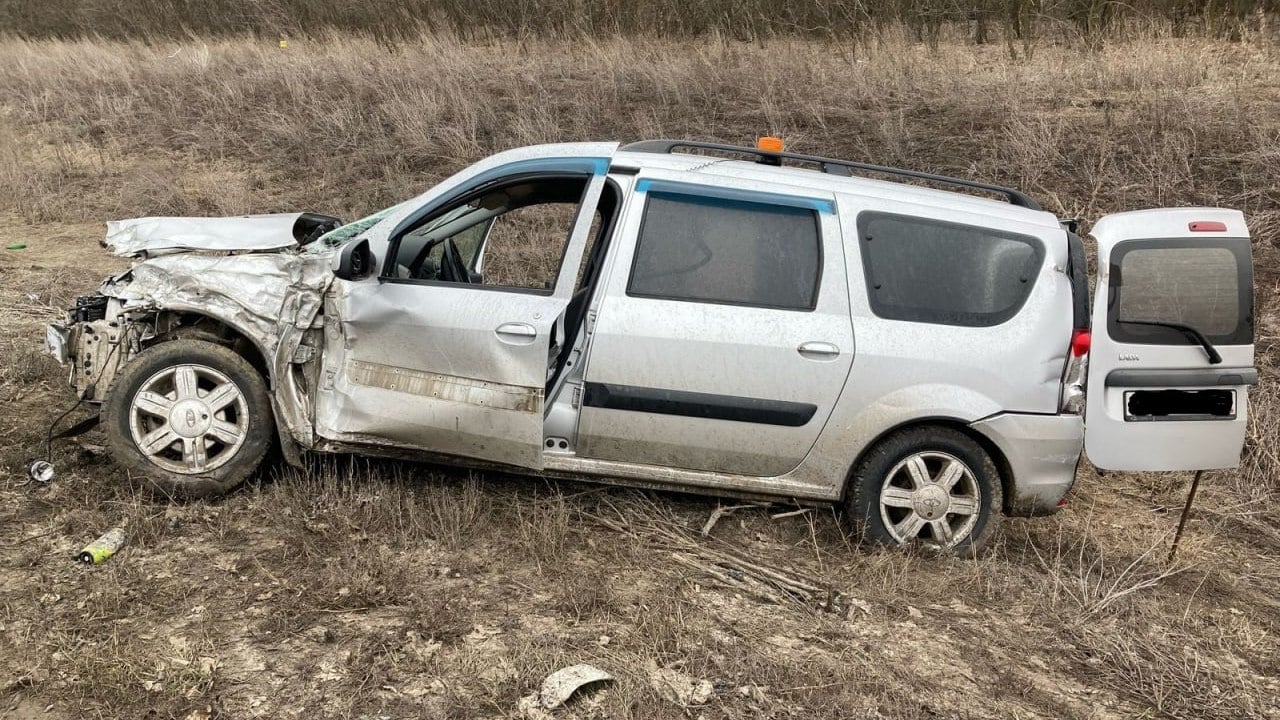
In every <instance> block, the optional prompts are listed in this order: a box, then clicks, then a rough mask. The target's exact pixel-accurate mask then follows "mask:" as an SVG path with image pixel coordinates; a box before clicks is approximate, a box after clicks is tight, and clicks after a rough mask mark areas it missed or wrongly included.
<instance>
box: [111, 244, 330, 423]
mask: <svg viewBox="0 0 1280 720" xmlns="http://www.w3.org/2000/svg"><path fill="white" fill-rule="evenodd" d="M332 281H333V274H332V272H331V270H330V258H329V257H328V255H324V254H297V253H254V254H245V255H212V254H196V253H181V254H173V255H162V256H160V257H154V258H151V259H149V260H146V261H143V262H140V263H138V264H137V265H135V266H134V267H133V269H132V270H130V271H128V272H126V273H124V274H122V275H119V276H116V277H114V278H111V279H109V280H107V281H106V282H105V283H104V284H103V285H102V287H101V288H100V290H99V292H100V293H101V294H103V295H105V296H107V297H109V298H114V299H116V300H118V301H119V303H120V312H121V313H122V314H124V315H126V316H130V315H132V316H137V315H139V314H146V313H151V312H177V313H192V314H197V315H202V316H206V317H209V318H212V319H214V320H217V321H219V322H221V323H224V324H225V325H227V326H228V327H231V328H233V329H234V330H236V331H237V332H239V333H241V334H242V335H244V336H245V337H247V338H248V339H249V340H250V341H252V342H253V343H254V345H256V346H257V348H258V350H259V352H261V353H262V356H263V358H264V359H265V360H266V362H267V365H268V371H269V378H268V380H269V382H270V385H271V390H272V404H273V406H274V408H275V412H276V416H277V421H278V422H279V423H280V424H281V425H282V426H283V427H284V428H285V429H287V431H288V434H289V435H290V436H291V437H292V438H293V439H294V440H296V441H297V442H299V443H300V444H302V445H303V446H304V447H311V446H312V445H313V444H314V433H313V430H312V415H313V408H312V400H311V397H312V392H309V391H308V388H306V387H302V385H303V384H304V382H305V381H304V376H303V374H302V373H298V372H295V370H294V367H293V366H294V365H295V362H297V363H304V362H309V361H311V360H312V359H313V358H314V357H315V356H316V355H317V354H318V351H319V350H320V348H319V347H316V346H312V345H308V346H307V347H309V348H310V349H306V350H303V349H302V347H303V341H304V339H305V337H306V334H307V331H308V330H310V329H311V328H312V327H313V325H314V326H316V327H319V326H318V324H317V318H318V316H319V314H320V310H321V308H322V306H323V298H324V293H325V291H326V290H327V289H328V287H329V284H330V283H331V282H332Z"/></svg>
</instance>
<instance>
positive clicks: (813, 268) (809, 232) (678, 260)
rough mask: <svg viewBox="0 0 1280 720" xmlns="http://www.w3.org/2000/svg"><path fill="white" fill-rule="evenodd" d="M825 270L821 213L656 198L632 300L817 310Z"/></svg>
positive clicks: (648, 212) (635, 267)
mask: <svg viewBox="0 0 1280 720" xmlns="http://www.w3.org/2000/svg"><path fill="white" fill-rule="evenodd" d="M821 268H822V249H821V244H820V237H819V232H818V216H817V213H816V212H815V211H814V210H809V209H805V208H794V207H786V206H782V205H772V204H766V203H754V202H742V201H737V200H723V199H717V198H703V197H697V196H693V195H684V194H675V193H662V192H651V193H649V199H648V204H647V205H646V206H645V213H644V222H643V224H642V226H641V228H640V237H639V239H638V240H637V244H636V254H635V261H634V263H633V264H632V267H631V281H630V283H629V284H628V285H627V294H628V295H633V296H638V297H652V298H664V299H671V300H691V301H695V302H711V303H723V304H729V305H753V306H758V307H768V308H781V309H786V310H811V309H813V307H814V303H815V301H816V299H817V295H818V280H819V276H820V274H821Z"/></svg>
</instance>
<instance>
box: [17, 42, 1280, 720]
mask: <svg viewBox="0 0 1280 720" xmlns="http://www.w3.org/2000/svg"><path fill="white" fill-rule="evenodd" d="M1278 72H1280V54H1277V51H1276V50H1275V48H1274V45H1273V44H1271V43H1270V41H1259V42H1247V43H1234V44H1223V43H1217V42H1209V41H1205V40H1179V41H1175V40H1170V39H1162V38H1146V39H1136V40H1133V41H1130V42H1116V43H1113V44H1110V45H1109V46H1108V47H1106V48H1105V49H1103V50H1101V51H1099V52H1097V53H1093V54H1081V53H1080V52H1079V51H1077V50H1076V49H1073V48H1070V47H1057V46H1045V47H1041V48H1039V49H1038V50H1037V51H1036V52H1035V53H1034V54H1033V55H1032V56H1031V57H1030V58H1029V59H1028V58H1025V57H1020V58H1019V59H1018V60H1016V61H1015V60H1011V59H1010V58H1009V56H1008V54H1007V53H1006V52H1005V51H1004V50H1003V49H1002V48H999V47H982V46H980V47H975V46H972V45H967V44H958V43H952V42H949V41H944V42H941V43H940V44H938V46H937V47H936V48H932V49H931V48H930V47H928V46H927V45H920V44H916V43H914V42H912V41H911V39H910V37H909V35H908V34H906V33H900V32H898V31H895V30H886V31H885V32H883V33H881V34H880V35H878V36H877V37H876V38H875V39H874V41H873V42H870V43H863V44H860V45H857V46H856V47H854V46H845V45H842V44H841V43H832V42H811V41H799V40H779V41H774V42H769V43H763V44H754V45H744V44H739V43H736V42H731V41H727V40H717V39H704V40H693V41H687V42H679V43H677V42H674V41H661V40H649V39H632V40H622V39H602V40H593V41H589V42H575V43H571V44H566V43H562V42H559V41H554V40H525V41H521V42H516V41H495V42H483V43H465V42H461V41H458V40H455V39H451V38H449V37H445V36H425V37H417V38H415V39H413V40H412V41H409V42H404V43H401V44H398V45H395V46H391V47H389V46H387V45H385V44H380V43H379V42H376V41H374V40H368V39H361V38H357V37H351V38H330V39H328V40H325V41H323V42H320V41H315V42H307V41H295V42H292V43H290V45H289V47H288V49H283V50H282V49H281V48H279V47H278V46H277V45H276V43H275V41H274V39H273V40H271V41H258V40H252V39H243V38H242V39H231V40H210V41H203V40H188V39H184V40H181V41H171V40H164V41H155V42H153V43H142V42H123V43H108V42H101V41H97V42H89V41H60V42H55V41H27V40H6V41H0V203H3V204H2V205H0V213H3V214H4V217H5V219H6V220H5V223H4V224H3V226H0V240H3V243H0V244H8V243H11V242H17V241H21V242H24V243H26V244H27V249H25V250H20V251H19V250H11V251H0V322H3V327H4V329H5V333H4V334H3V336H2V337H0V407H3V412H2V413H0V467H2V469H3V475H2V476H0V717H18V718H27V717H33V716H38V717H52V718H59V717H68V718H70V717H174V718H207V717H224V718H239V717H273V718H274V717H349V718H373V717H383V716H386V717H397V718H398V717H459V718H461V717H512V716H515V715H516V712H517V710H516V708H517V707H518V704H519V700H520V698H522V697H524V696H527V695H528V694H529V693H531V692H535V691H536V690H537V688H538V687H539V685H540V684H541V682H542V679H543V678H544V677H545V676H546V675H547V674H548V673H550V672H551V671H553V670H556V669H558V668H560V667H564V666H566V665H571V664H575V663H579V662H590V663H592V664H594V665H596V666H598V667H601V668H603V669H605V670H607V671H609V672H610V673H611V674H613V675H614V676H615V677H616V678H617V680H616V682H614V683H612V684H611V685H609V686H606V688H605V689H603V690H601V691H598V692H596V693H593V694H591V695H589V696H588V697H585V698H582V699H579V700H575V701H573V702H571V703H570V705H569V706H568V707H567V708H565V709H563V710H560V711H557V712H556V716H559V717H602V718H603V717H608V718H614V717H637V718H650V717H661V718H667V717H698V716H702V717H705V718H708V719H710V718H717V717H771V718H794V717H804V718H812V717H832V718H835V717H841V718H844V717H890V718H938V717H944V718H949V717H965V718H967V717H993V718H994V717H1142V716H1145V717H1177V718H1192V717H1195V718H1201V717H1208V718H1243V717H1261V718H1267V717H1271V718H1276V717H1280V712H1278V711H1277V706H1276V703H1275V698H1276V697H1277V696H1278V695H1280V681H1277V679H1276V678H1277V677H1280V660H1278V658H1280V643H1278V642H1277V639H1276V633H1277V629H1278V626H1280V601H1278V600H1277V597H1280V569H1278V567H1280V565H1278V564H1277V563H1276V557H1277V553H1280V528H1277V525H1276V522H1275V517H1276V513H1277V510H1280V498H1278V497H1277V495H1278V493H1280V460H1278V458H1277V454H1278V453H1280V449H1278V448H1280V442H1278V441H1280V438H1278V437H1277V429H1276V428H1277V424H1276V422H1275V421H1276V420H1277V415H1276V413H1277V412H1278V410H1277V408H1280V404H1278V402H1280V399H1278V398H1277V397H1276V392H1277V391H1276V367H1275V355H1274V353H1275V343H1276V339H1277V336H1278V334H1280V324H1278V323H1277V320H1276V309H1277V305H1276V297H1277V294H1276V290H1277V287H1276V286H1277V282H1278V280H1277V277H1278V276H1277V273H1276V269H1277V258H1276V249H1275V247H1274V243H1275V242H1276V241H1277V239H1278V237H1280V235H1278V233H1280V227H1278V224H1277V220H1278V219H1280V214H1278V213H1277V211H1276V210H1275V207H1276V202H1277V196H1276V185H1275V183H1274V180H1273V179H1272V173H1273V170H1272V166H1273V165H1274V161H1275V159H1276V158H1277V155H1278V151H1277V146H1276V138H1277V137H1280V114H1277V113H1276V111H1275V102H1276V100H1277V97H1276V91H1275V88H1274V87H1272V83H1271V78H1274V77H1275V76H1276V74H1277V73H1278ZM765 132H769V133H774V134H780V135H782V136H784V137H787V138H788V139H789V140H790V142H791V145H792V147H795V148H796V149H799V150H808V151H816V152H821V153H824V154H832V155H837V156H844V157H850V158H854V159H864V160H871V161H876V162H883V163H888V164H895V165H901V166H907V167H913V168H917V169H922V170H930V171H942V172H949V173H953V174H959V175H963V176H972V177H977V178H983V179H989V180H995V181H999V182H1005V183H1009V184H1013V185H1017V186H1021V187H1023V188H1024V189H1026V190H1028V191H1030V192H1032V193H1033V194H1034V195H1036V196H1037V197H1038V198H1040V199H1041V200H1042V201H1043V202H1045V204H1046V205H1047V206H1048V207H1049V208H1050V209H1051V210H1053V211H1055V212H1058V213H1060V214H1062V215H1064V216H1081V217H1086V218H1096V217H1097V216H1098V215H1100V214H1102V213H1104V212H1109V211H1113V210H1120V209H1133V208H1137V207H1144V206H1154V205H1160V204H1177V205H1184V204H1212V205H1216V204H1221V205H1227V206H1233V207H1239V208H1241V209H1243V210H1244V211H1245V212H1246V213H1247V214H1248V215H1249V218H1250V222H1251V225H1252V227H1253V229H1254V231H1255V234H1256V236H1257V239H1258V242H1257V243H1256V245H1255V251H1254V252H1255V259H1256V262H1257V263H1258V268H1259V270H1258V277H1257V281H1256V282H1257V291H1258V295H1259V300H1260V302H1259V313H1258V318H1257V320H1258V331H1257V338H1258V354H1259V365H1260V367H1261V368H1262V369H1263V371H1264V384H1263V385H1262V386H1261V387H1259V388H1258V389H1257V391H1256V392H1255V393H1254V394H1253V396H1252V398H1251V400H1252V402H1251V406H1250V412H1251V414H1252V425H1251V429H1250V441H1249V448H1248V454H1247V458H1246V464H1245V466H1244V467H1243V468H1242V469H1241V470H1240V471H1238V472H1218V473H1211V474H1209V475H1208V476H1207V477H1206V480H1205V482H1204V484H1203V486H1202V488H1201V495H1200V500H1199V504H1198V508H1199V509H1198V512H1197V514H1196V515H1195V517H1194V519H1193V521H1192V523H1191V525H1190V527H1189V532H1188V536H1187V537H1186V538H1185V539H1184V543H1183V546H1182V549H1181V550H1180V552H1179V555H1178V558H1177V560H1176V562H1175V563H1173V564H1168V563H1167V562H1166V560H1165V551H1166V549H1167V547H1168V542H1169V541H1170V539H1171V537H1172V532H1173V528H1174V527H1175V525H1176V522H1177V512H1178V509H1179V507H1180V504H1181V501H1182V499H1183V497H1184V494H1185V491H1186V483H1187V481H1188V478H1185V477H1182V476H1130V475H1108V476H1106V477H1099V476H1097V475H1095V474H1094V473H1092V472H1091V471H1088V470H1086V471H1084V472H1082V474H1081V477H1080V480H1079V483H1078V487H1077V489H1076V491H1075V493H1074V495H1073V502H1072V505H1071V506H1070V507H1069V508H1068V509H1067V510H1066V511H1064V512H1063V513H1061V514H1060V515H1058V516H1056V517H1053V518H1048V519H1040V520H1025V521H1024V520H1014V521H1010V522H1007V523H1006V524H1005V525H1004V530H1003V532H1002V535H1001V536H1000V537H999V538H998V539H997V541H996V542H995V547H994V548H993V549H992V550H991V551H990V552H989V553H987V554H986V555H984V556H983V557H980V558H976V559H967V560H959V559H946V558H937V557H932V556H930V555H927V554H921V553H909V552H908V553H902V552H886V551H879V550H872V549H859V548H856V547H853V546H852V540H851V539H850V538H848V537H847V536H846V535H845V533H844V532H843V530H842V529H841V526H840V525H839V524H838V523H837V522H836V520H835V518H834V515H833V514H832V513H831V512H824V511H813V512H808V513H802V514H790V511H791V510H793V509H794V508H791V507H776V508H763V507H745V508H738V509H736V510H734V511H732V512H726V513H721V514H720V515H719V516H718V519H717V521H716V522H715V523H714V524H711V526H710V527H709V528H708V529H707V532H706V533H704V532H702V530H703V528H704V527H707V526H708V519H709V517H710V516H711V515H712V514H713V513H714V512H715V511H716V509H717V507H718V505H717V503H716V502H715V501H711V500H703V499H690V498H682V497H677V496H674V495H655V494H647V493H637V492H629V491H622V490H618V489H607V488H595V487H588V486H579V485H574V484H568V483H565V484H549V483H545V482H542V481H537V480H530V479H522V478H508V477H500V476H480V475H472V474H467V473H463V472H453V471H445V470H441V469H438V468H432V467H429V466H422V465H412V464H396V463H367V462H364V461H358V460H348V459H339V460H334V461H329V462H324V463H319V464H317V465H315V466H313V467H312V468H311V469H310V470H308V471H307V472H295V471H286V472H283V473H280V474H278V475H269V476H267V477H264V478H262V479H261V480H260V481H259V482H257V483H255V484H253V485H251V486H250V487H248V488H246V489H245V490H243V491H241V492H238V493H236V494H235V495H233V496H231V497H229V498H226V499H225V500H222V501H215V502H191V503H184V504H171V503H168V502H165V501H162V500H155V499H151V498H148V497H145V496H143V495H139V494H135V493H134V492H132V491H130V490H128V488H127V487H126V486H125V485H124V483H122V482H121V478H120V477H119V471H118V469H116V468H114V467H113V466H112V465H111V464H110V462H109V461H107V460H106V459H104V458H102V457H101V456H100V454H99V451H98V449H97V448H95V447H94V446H93V443H94V442H95V440H94V436H92V435H91V436H89V437H88V438H87V439H86V440H85V442H84V443H81V444H79V445H76V444H72V443H63V444H61V445H59V446H58V447H57V449H56V450H55V453H54V460H55V462H56V464H57V467H58V470H59V475H58V477H57V479H56V480H55V481H54V482H53V483H52V484H51V485H49V486H38V485H33V484H29V483H26V482H25V475H24V474H23V472H22V465H23V463H24V462H25V461H26V460H27V459H28V458H29V457H32V456H34V455H36V454H38V453H40V452H41V447H42V445H43V442H44V433H45V430H46V428H47V423H48V422H49V421H50V420H51V419H52V418H53V417H55V416H56V414H57V413H59V412H61V411H62V410H63V409H65V407H66V406H67V405H68V404H69V401H70V397H69V394H68V392H67V391H66V390H65V388H64V387H63V385H62V376H61V371H60V370H59V369H58V368H56V366H55V365H54V364H53V363H52V361H50V360H47V359H45V358H41V357H39V356H38V354H37V352H36V348H37V347H38V343H39V341H40V326H41V324H42V323H43V322H45V321H47V320H49V319H52V318H54V317H57V315H58V314H59V308H61V307H64V306H66V305H67V304H68V303H69V302H70V300H71V298H72V297H73V296H74V295H76V294H78V293H80V292H84V291H85V290H87V289H89V288H91V287H93V285H94V284H95V283H96V282H97V280H98V279H99V278H100V277H101V276H102V275H104V274H106V273H107V272H110V271H112V270H114V269H117V268H118V267H119V266H118V264H116V263H114V262H113V261H111V260H110V259H108V258H106V257H105V256H104V253H102V252H101V251H100V250H99V249H98V248H97V246H96V242H97V239H98V237H99V236H100V231H101V226H100V225H97V224H96V223H97V222H100V221H101V220H104V219H108V218H115V217H127V216H136V215H143V214H228V213H242V212H267V211H281V210H290V209H299V208H303V207H306V208H311V209H315V210H321V211H332V212H337V213H339V214H342V215H343V216H345V217H348V218H352V217H356V216H358V215H362V214H365V213H367V212H369V211H372V210H375V209H378V208H381V207H384V206H387V205H390V204H392V203H394V202H398V201H400V200H403V199H405V198H406V197H409V196H411V195H414V194H416V193H418V192H421V191H422V190H423V189H425V188H426V187H427V186H429V185H430V184H431V183H433V182H435V181H437V180H439V179H441V178H442V177H444V176H445V175H447V174H448V173H449V172H452V171H454V170H456V169H458V168H460V167H462V166H463V165H465V164H467V163H469V162H471V161H474V160H475V159H478V158H479V157H481V156H483V155H486V154H488V153H490V152H493V151H495V150H498V149H501V148H505V147H509V146H515V145H522V144H528V143H534V142H545V141H557V140H571V139H572V140H576V139H584V138H592V139H601V138H619V139H623V140H631V139H639V138H643V137H662V136H670V137H690V138H703V139H713V140H724V141H735V142H742V141H749V140H750V139H751V138H752V137H754V136H755V135H757V134H761V133H765ZM779 515H781V516H782V517H776V518H775V517H774V516H779ZM121 523H123V524H125V525H126V526H127V527H128V528H129V531H130V534H131V540H130V543H129V545H128V546H127V548H126V549H125V550H124V551H123V552H122V554H121V555H119V556H117V557H116V558H113V559H112V560H110V561H109V562H108V563H106V564H104V565H102V566H99V567H96V568H92V569H88V568H84V567H80V566H77V565H75V564H74V563H73V562H72V561H71V556H72V553H73V552H74V551H76V550H78V549H79V548H80V547H81V546H82V545H83V544H84V543H86V542H88V541H89V540H92V539H93V538H94V537H96V536H97V535H98V534H99V533H100V532H101V531H103V530H105V529H107V528H109V527H111V526H114V525H118V524H121ZM666 671H670V673H676V674H677V675H676V676H675V677H676V678H677V679H678V680H679V679H682V678H687V679H690V682H692V683H693V685H691V687H700V686H699V684H698V682H697V681H702V680H706V681H708V682H709V683H710V684H711V687H712V692H711V694H710V696H709V697H706V698H703V699H701V701H700V703H699V704H694V703H693V702H692V701H693V699H694V698H693V697H692V696H689V695H686V696H683V699H682V696H680V695H679V694H675V695H673V694H672V692H671V691H670V689H669V688H670V686H671V685H672V682H669V681H671V678H672V677H673V676H672V675H671V674H670V673H668V672H666ZM655 677H660V678H664V681H663V682H661V683H660V682H656V681H655ZM680 681H681V682H683V680H680ZM677 684H678V683H677ZM663 688H667V689H663ZM685 705H689V707H685ZM46 707H50V708H51V709H50V710H49V712H48V714H45V713H44V709H45V708H46Z"/></svg>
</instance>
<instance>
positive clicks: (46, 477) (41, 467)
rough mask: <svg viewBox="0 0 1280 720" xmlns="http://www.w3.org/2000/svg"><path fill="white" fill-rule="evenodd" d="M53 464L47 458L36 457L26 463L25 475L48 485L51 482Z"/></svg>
mask: <svg viewBox="0 0 1280 720" xmlns="http://www.w3.org/2000/svg"><path fill="white" fill-rule="evenodd" d="M53 476H54V471H53V464H52V463H50V462H49V461H48V460H41V459H39V458H36V459H35V460H32V461H31V462H29V463H27V477H29V478H31V480H32V481H33V482H35V483H38V484H40V485H48V484H49V483H51V482H53Z"/></svg>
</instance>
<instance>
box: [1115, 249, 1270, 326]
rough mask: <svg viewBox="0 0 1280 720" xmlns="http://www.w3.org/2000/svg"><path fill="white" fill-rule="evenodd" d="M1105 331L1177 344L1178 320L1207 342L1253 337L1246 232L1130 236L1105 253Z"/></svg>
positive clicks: (1251, 289)
mask: <svg viewBox="0 0 1280 720" xmlns="http://www.w3.org/2000/svg"><path fill="white" fill-rule="evenodd" d="M1108 284H1109V286H1110V287H1109V292H1110V293H1111V296H1110V297H1109V298H1108V301H1109V303H1108V309H1107V332H1108V333H1109V334H1110V335H1111V337H1113V338H1115V339H1116V340H1119V341H1121V342H1133V343H1145V344H1154V345H1185V344H1186V343H1187V338H1186V334H1185V333H1183V332H1180V331H1179V330H1177V329H1175V328H1169V327H1161V326H1158V325H1151V324H1150V323H1174V324H1178V325H1185V326H1189V327H1192V328H1195V329H1196V330H1198V331H1200V332H1201V333H1203V334H1204V336H1205V337H1206V338H1207V339H1208V340H1209V341H1210V342H1212V343H1218V344H1223V345H1246V344H1248V343H1251V342H1253V263H1252V259H1251V258H1250V255H1249V241H1248V240H1247V239H1243V238H1238V239H1232V238H1226V239H1212V240H1209V239H1199V238H1196V239H1194V240H1188V239H1169V240H1132V241H1128V242H1124V243H1120V244H1119V245H1117V246H1116V248H1115V250H1113V251H1112V253H1111V277H1110V280H1109V282H1108Z"/></svg>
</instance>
